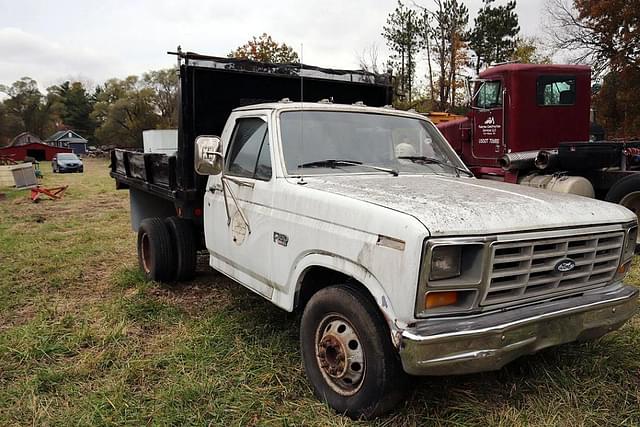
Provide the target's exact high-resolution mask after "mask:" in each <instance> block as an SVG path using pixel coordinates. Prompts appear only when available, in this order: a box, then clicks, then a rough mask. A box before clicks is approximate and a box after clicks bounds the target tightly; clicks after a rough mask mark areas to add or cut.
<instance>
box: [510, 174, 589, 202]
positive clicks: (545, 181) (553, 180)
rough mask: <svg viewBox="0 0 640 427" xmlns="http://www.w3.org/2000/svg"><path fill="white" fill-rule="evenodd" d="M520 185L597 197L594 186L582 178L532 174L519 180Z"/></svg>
mask: <svg viewBox="0 0 640 427" xmlns="http://www.w3.org/2000/svg"><path fill="white" fill-rule="evenodd" d="M518 184H520V185H526V186H528V187H535V188H543V189H545V190H551V191H555V192H557V193H568V194H576V195H578V196H585V197H591V198H593V197H595V191H594V190H593V185H591V182H589V180H588V179H587V178H584V177H582V176H566V175H539V174H535V173H533V174H530V175H526V176H524V177H522V178H520V179H518Z"/></svg>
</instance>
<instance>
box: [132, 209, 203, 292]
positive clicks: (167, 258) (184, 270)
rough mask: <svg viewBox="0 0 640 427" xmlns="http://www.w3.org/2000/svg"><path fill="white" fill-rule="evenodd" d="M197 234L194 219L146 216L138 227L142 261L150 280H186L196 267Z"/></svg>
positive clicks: (142, 268)
mask: <svg viewBox="0 0 640 427" xmlns="http://www.w3.org/2000/svg"><path fill="white" fill-rule="evenodd" d="M196 257H197V253H196V237H195V231H194V229H193V226H192V224H191V222H189V221H187V220H184V219H181V218H177V217H169V218H166V219H164V220H162V219H160V218H146V219H144V220H143V221H142V223H141V224H140V228H139V229H138V263H139V265H140V269H141V270H142V272H143V273H144V274H145V276H146V277H147V279H148V280H154V281H156V282H166V283H168V282H174V281H184V280H189V279H191V278H193V276H194V275H195V271H196Z"/></svg>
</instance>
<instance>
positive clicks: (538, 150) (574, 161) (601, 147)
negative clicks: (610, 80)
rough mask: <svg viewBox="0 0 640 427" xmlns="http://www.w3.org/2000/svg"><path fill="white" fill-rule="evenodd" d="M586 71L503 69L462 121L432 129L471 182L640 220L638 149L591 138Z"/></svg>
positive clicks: (487, 79)
mask: <svg viewBox="0 0 640 427" xmlns="http://www.w3.org/2000/svg"><path fill="white" fill-rule="evenodd" d="M590 106H591V69H590V68H589V67H588V66H583V65H538V64H504V65H498V66H495V67H491V68H489V69H487V70H485V71H483V72H482V73H480V76H479V78H478V79H477V80H475V87H474V91H473V94H472V101H471V110H470V112H469V113H468V114H467V116H466V117H463V118H460V119H457V120H452V121H448V122H444V123H440V124H438V128H439V129H440V131H441V132H442V133H443V134H444V136H445V137H446V138H447V140H448V141H449V143H450V144H451V146H452V147H453V148H454V149H455V150H456V152H457V153H458V154H459V155H460V157H461V158H462V160H463V161H464V162H465V164H466V165H467V166H468V167H469V168H470V169H471V171H473V173H474V174H475V175H476V176H477V177H478V178H486V179H494V180H501V181H506V182H510V183H518V184H522V185H528V186H532V187H538V188H545V189H548V190H553V191H558V192H562V193H573V194H579V195H583V196H588V197H595V198H598V199H603V200H607V201H611V202H615V203H620V204H622V205H624V206H625V207H627V208H629V209H631V210H633V211H634V212H636V213H640V174H639V173H638V172H639V171H640V161H639V160H640V142H637V141H610V142H605V141H599V139H601V138H600V137H598V136H596V137H595V138H594V136H593V135H590V129H591V124H590Z"/></svg>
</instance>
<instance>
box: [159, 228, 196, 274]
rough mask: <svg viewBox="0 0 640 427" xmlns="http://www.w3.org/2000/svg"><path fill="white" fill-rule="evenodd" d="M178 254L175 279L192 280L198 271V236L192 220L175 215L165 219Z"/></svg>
mask: <svg viewBox="0 0 640 427" xmlns="http://www.w3.org/2000/svg"><path fill="white" fill-rule="evenodd" d="M164 222H165V225H166V226H167V229H168V230H169V235H170V236H171V242H172V244H173V247H174V253H175V256H176V259H175V263H176V271H175V279H176V280H179V281H183V280H190V279H192V278H193V276H194V275H195V272H196V260H197V252H196V238H195V233H194V230H193V226H192V223H191V221H187V220H185V219H182V218H177V217H175V216H172V217H169V218H167V219H165V220H164Z"/></svg>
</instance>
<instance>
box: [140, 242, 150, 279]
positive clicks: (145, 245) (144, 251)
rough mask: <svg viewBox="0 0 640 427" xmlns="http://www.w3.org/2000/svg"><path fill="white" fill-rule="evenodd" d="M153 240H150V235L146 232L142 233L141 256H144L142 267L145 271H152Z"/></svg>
mask: <svg viewBox="0 0 640 427" xmlns="http://www.w3.org/2000/svg"><path fill="white" fill-rule="evenodd" d="M150 247H151V242H149V235H148V234H147V233H144V234H143V235H142V241H141V242H140V252H141V258H142V268H143V269H144V272H145V273H150V272H151V267H150V265H151V260H150V258H151V253H150V252H151V250H150Z"/></svg>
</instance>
